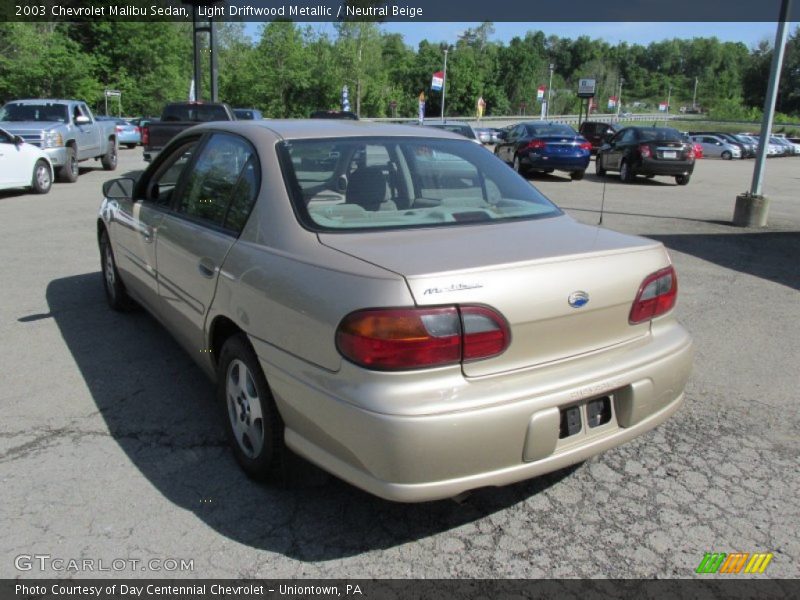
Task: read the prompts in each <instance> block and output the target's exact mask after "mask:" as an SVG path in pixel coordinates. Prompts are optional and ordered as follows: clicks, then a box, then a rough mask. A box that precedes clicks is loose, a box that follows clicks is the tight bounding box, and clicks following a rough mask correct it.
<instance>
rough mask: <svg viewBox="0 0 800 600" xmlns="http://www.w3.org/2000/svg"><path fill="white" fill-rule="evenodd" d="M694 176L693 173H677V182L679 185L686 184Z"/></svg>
mask: <svg viewBox="0 0 800 600" xmlns="http://www.w3.org/2000/svg"><path fill="white" fill-rule="evenodd" d="M691 178H692V176H691V175H676V176H675V183H677V184H678V185H686V184H687V183H689V180H690V179H691Z"/></svg>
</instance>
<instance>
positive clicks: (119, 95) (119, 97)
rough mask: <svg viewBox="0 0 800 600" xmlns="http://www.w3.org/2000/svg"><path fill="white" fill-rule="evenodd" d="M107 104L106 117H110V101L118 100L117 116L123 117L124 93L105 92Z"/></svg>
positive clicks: (116, 91) (115, 91)
mask: <svg viewBox="0 0 800 600" xmlns="http://www.w3.org/2000/svg"><path fill="white" fill-rule="evenodd" d="M103 95H104V96H105V102H106V116H108V99H109V98H117V116H118V117H121V116H122V92H120V91H118V90H105V92H104V93H103Z"/></svg>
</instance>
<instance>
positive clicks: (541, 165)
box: [494, 121, 592, 179]
mask: <svg viewBox="0 0 800 600" xmlns="http://www.w3.org/2000/svg"><path fill="white" fill-rule="evenodd" d="M494 153H495V154H496V155H497V156H498V157H499V158H500V159H502V160H504V161H505V162H507V163H508V164H510V165H512V166H513V167H514V170H515V171H517V172H518V173H520V174H524V173H525V172H527V171H538V172H540V173H552V172H553V171H567V172H568V173H569V174H570V176H571V177H572V179H582V178H583V174H584V173H585V172H586V167H588V166H589V159H590V157H591V153H592V145H591V143H589V142H588V141H587V140H586V138H584V137H582V136H580V135H579V134H578V133H577V132H576V131H575V130H574V129H573V128H572V127H570V126H569V125H562V124H561V123H547V122H544V121H533V122H529V123H520V124H519V125H517V126H515V127H512V128H511V129H510V130H509V131H508V132H506V133H505V134H504V136H503V139H501V140H500V143H498V144H497V146H495V149H494Z"/></svg>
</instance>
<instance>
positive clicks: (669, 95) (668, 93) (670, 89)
mask: <svg viewBox="0 0 800 600" xmlns="http://www.w3.org/2000/svg"><path fill="white" fill-rule="evenodd" d="M671 99H672V84H670V86H669V91H668V92H667V114H669V105H670V100H671Z"/></svg>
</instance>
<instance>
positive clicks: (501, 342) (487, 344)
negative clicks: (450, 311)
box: [459, 306, 511, 360]
mask: <svg viewBox="0 0 800 600" xmlns="http://www.w3.org/2000/svg"><path fill="white" fill-rule="evenodd" d="M459 310H460V312H461V330H462V332H463V353H462V360H480V359H484V358H490V357H492V356H497V355H498V354H502V353H503V352H504V351H505V349H506V348H508V343H509V342H510V341H511V332H510V331H509V330H508V324H507V323H506V320H505V319H504V318H502V317H501V316H500V315H499V314H497V313H496V312H495V311H494V310H492V309H491V308H487V307H485V306H462V307H460V309H459Z"/></svg>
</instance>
